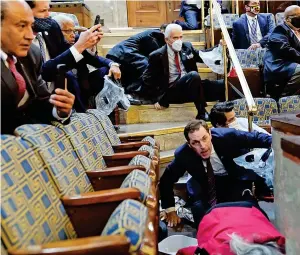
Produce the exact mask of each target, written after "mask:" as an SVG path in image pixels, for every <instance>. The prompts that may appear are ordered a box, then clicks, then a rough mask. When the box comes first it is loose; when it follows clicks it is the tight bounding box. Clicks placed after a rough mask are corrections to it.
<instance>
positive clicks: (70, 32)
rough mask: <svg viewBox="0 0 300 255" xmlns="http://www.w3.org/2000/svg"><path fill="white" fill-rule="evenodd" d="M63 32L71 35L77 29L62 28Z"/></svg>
mask: <svg viewBox="0 0 300 255" xmlns="http://www.w3.org/2000/svg"><path fill="white" fill-rule="evenodd" d="M61 31H63V32H65V33H66V34H67V35H70V34H76V32H77V31H76V30H72V29H69V30H61Z"/></svg>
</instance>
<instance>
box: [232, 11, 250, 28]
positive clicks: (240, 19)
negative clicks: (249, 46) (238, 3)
mask: <svg viewBox="0 0 300 255" xmlns="http://www.w3.org/2000/svg"><path fill="white" fill-rule="evenodd" d="M246 18H247V17H246V14H245V13H243V14H242V15H241V16H240V17H239V18H238V19H237V20H235V21H234V22H233V25H239V24H241V23H242V22H243V21H244V20H245V19H246Z"/></svg>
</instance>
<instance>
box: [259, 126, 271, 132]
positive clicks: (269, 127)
mask: <svg viewBox="0 0 300 255" xmlns="http://www.w3.org/2000/svg"><path fill="white" fill-rule="evenodd" d="M260 127H261V128H263V129H264V130H266V131H267V132H269V133H271V125H262V126H260Z"/></svg>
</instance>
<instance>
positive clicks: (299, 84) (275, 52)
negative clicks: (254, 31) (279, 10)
mask: <svg viewBox="0 0 300 255" xmlns="http://www.w3.org/2000/svg"><path fill="white" fill-rule="evenodd" d="M284 18H285V19H284V23H282V24H280V25H278V26H277V27H276V28H275V29H274V31H273V33H272V34H271V35H270V38H269V42H268V50H267V52H266V55H265V59H264V62H265V63H264V78H265V81H266V82H267V92H268V93H269V94H270V95H271V96H272V97H274V98H278V97H280V96H290V95H300V7H299V6H297V5H291V6H289V7H287V8H286V9H285V12H284ZM275 84H278V85H279V86H275Z"/></svg>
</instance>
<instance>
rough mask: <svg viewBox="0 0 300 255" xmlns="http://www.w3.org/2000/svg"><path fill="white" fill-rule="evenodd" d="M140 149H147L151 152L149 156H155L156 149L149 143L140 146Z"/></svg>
mask: <svg viewBox="0 0 300 255" xmlns="http://www.w3.org/2000/svg"><path fill="white" fill-rule="evenodd" d="M139 151H147V152H149V158H151V159H152V158H153V156H155V152H154V149H153V148H152V147H151V146H149V145H142V146H141V147H140V148H139Z"/></svg>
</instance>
